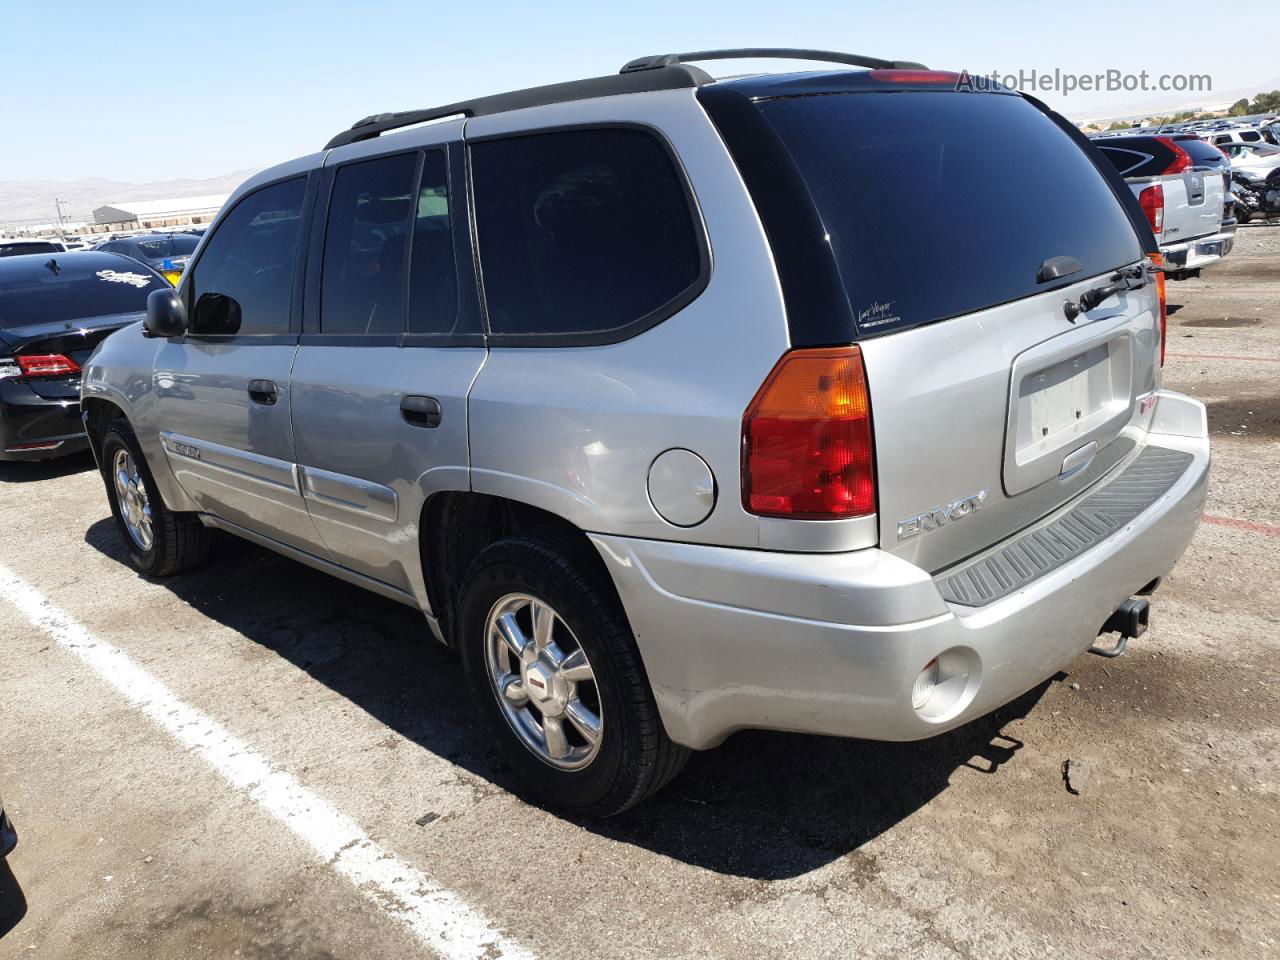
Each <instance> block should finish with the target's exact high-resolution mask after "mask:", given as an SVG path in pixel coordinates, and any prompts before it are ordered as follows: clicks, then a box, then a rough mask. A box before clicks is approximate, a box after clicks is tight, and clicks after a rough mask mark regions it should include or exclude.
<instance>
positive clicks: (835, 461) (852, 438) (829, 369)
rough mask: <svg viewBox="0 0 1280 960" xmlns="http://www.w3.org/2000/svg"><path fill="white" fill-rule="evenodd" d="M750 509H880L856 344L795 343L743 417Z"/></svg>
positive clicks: (825, 516)
mask: <svg viewBox="0 0 1280 960" xmlns="http://www.w3.org/2000/svg"><path fill="white" fill-rule="evenodd" d="M742 504H743V507H745V508H746V510H747V511H748V512H749V513H754V514H758V515H761V516H770V517H790V518H793V519H800V520H836V519H841V518H844V517H861V516H867V515H869V514H873V513H875V510H876V480H875V460H874V456H873V448H872V439H871V400H870V397H869V395H868V393H867V377H866V371H865V369H864V367H863V364H862V352H861V351H860V350H859V349H858V347H856V346H849V347H824V348H820V349H806V350H792V351H791V352H790V353H787V354H784V355H783V357H782V359H781V360H779V361H778V363H777V365H776V366H775V367H774V368H773V370H772V372H770V374H769V376H768V377H767V378H766V379H765V381H764V385H763V386H761V387H760V390H759V392H757V393H756V396H755V399H753V400H752V401H751V405H750V406H749V407H748V408H747V412H746V414H745V415H744V416H743V418H742Z"/></svg>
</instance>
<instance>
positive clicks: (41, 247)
mask: <svg viewBox="0 0 1280 960" xmlns="http://www.w3.org/2000/svg"><path fill="white" fill-rule="evenodd" d="M61 252H62V247H61V246H59V245H55V244H52V243H47V242H42V241H33V242H32V243H7V244H5V245H4V246H0V257H22V256H26V255H27V254H29V253H61Z"/></svg>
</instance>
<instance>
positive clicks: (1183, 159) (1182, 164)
mask: <svg viewBox="0 0 1280 960" xmlns="http://www.w3.org/2000/svg"><path fill="white" fill-rule="evenodd" d="M1156 140H1158V141H1159V142H1160V143H1163V144H1164V145H1165V146H1166V147H1168V148H1169V149H1170V150H1172V151H1173V160H1171V161H1170V162H1169V165H1168V166H1167V167H1165V168H1164V172H1165V173H1166V174H1168V173H1182V171H1183V170H1190V169H1191V154H1189V153H1187V151H1185V150H1183V149H1182V148H1181V147H1180V146H1178V145H1177V144H1176V143H1175V142H1174V141H1173V140H1171V139H1170V138H1169V137H1156Z"/></svg>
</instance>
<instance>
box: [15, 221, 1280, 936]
mask: <svg viewBox="0 0 1280 960" xmlns="http://www.w3.org/2000/svg"><path fill="white" fill-rule="evenodd" d="M1169 289H1170V301H1171V303H1173V304H1175V305H1177V307H1178V308H1177V309H1176V311H1175V312H1174V313H1173V315H1172V316H1171V318H1170V342H1169V359H1168V365H1167V367H1166V374H1165V380H1166V384H1167V385H1168V386H1170V387H1172V388H1174V389H1179V390H1183V391H1186V392H1189V393H1192V394H1194V395H1195V396H1197V397H1199V398H1200V399H1201V400H1203V401H1204V402H1205V403H1206V404H1208V409H1209V421H1210V425H1211V428H1212V431H1213V440H1214V445H1215V446H1214V456H1215V466H1214V472H1213V479H1212V489H1211V493H1210V499H1209V505H1208V518H1207V522H1206V523H1205V524H1204V525H1203V526H1202V527H1201V528H1200V531H1199V533H1198V534H1197V537H1196V540H1195V543H1194V544H1193V546H1192V547H1191V549H1190V551H1189V552H1188V554H1187V555H1186V557H1185V558H1184V559H1183V561H1182V563H1181V564H1180V565H1179V567H1178V568H1177V570H1176V571H1175V572H1174V574H1173V576H1172V577H1171V578H1170V579H1169V580H1168V581H1167V582H1166V583H1165V585H1164V586H1163V587H1162V588H1161V590H1160V591H1159V592H1158V593H1157V594H1156V596H1155V598H1154V604H1153V627H1152V629H1151V631H1150V633H1149V634H1148V635H1147V636H1146V637H1145V638H1143V639H1142V640H1140V641H1136V642H1135V643H1133V644H1132V645H1131V647H1130V653H1129V654H1128V655H1126V656H1124V657H1121V658H1119V659H1118V660H1103V659H1102V658H1099V657H1093V656H1089V655H1083V656H1081V657H1080V658H1079V659H1078V660H1077V661H1076V662H1075V663H1073V664H1072V665H1071V672H1070V674H1069V675H1062V676H1060V677H1058V678H1055V679H1054V680H1052V681H1050V682H1049V683H1047V684H1045V685H1044V686H1043V687H1042V688H1040V689H1037V690H1035V691H1033V692H1032V693H1030V694H1028V695H1027V696H1025V697H1024V698H1022V699H1021V700H1020V701H1018V702H1016V703H1014V704H1011V705H1010V706H1008V707H1007V708H1005V709H1003V710H1001V711H999V712H998V713H997V714H996V715H993V716H990V717H988V718H986V719H984V720H981V721H979V722H977V723H974V724H971V725H970V726H968V727H966V728H964V729H961V730H959V731H956V732H954V733H952V734H948V735H946V736H942V737H939V738H936V739H934V740H931V741H927V742H924V743H919V744H912V745H905V746H899V745H883V744H873V743H861V742H847V741H839V740H827V739H821V738H816V737H801V736H791V735H782V734H772V733H752V734H742V735H738V736H736V737H734V738H733V739H731V740H730V742H729V743H728V744H726V745H725V746H724V747H723V748H722V749H720V750H718V751H715V752H712V753H707V754H702V755H698V756H696V757H695V758H694V759H693V761H692V762H691V763H690V764H689V765H688V767H687V768H686V769H685V771H684V773H683V774H681V776H680V777H679V779H678V780H676V781H675V782H674V784H673V785H672V786H671V787H670V788H668V789H667V791H666V792H665V793H663V794H662V795H661V796H660V797H659V798H657V799H656V800H655V801H653V802H650V803H649V804H647V805H645V806H644V807H642V808H640V809H637V810H635V811H633V812H631V813H630V814H628V815H625V816H623V817H621V818H618V819H616V820H613V821H609V822H606V823H603V824H592V823H578V822H573V821H570V820H566V819H563V818H561V817H558V816H556V815H554V814H552V813H549V812H547V811H545V810H542V809H540V808H538V807H536V806H532V805H529V804H528V803H525V802H524V801H522V800H520V799H519V798H518V797H517V796H516V795H515V794H514V793H512V792H510V788H511V786H512V784H511V782H510V777H509V774H508V771H507V770H505V769H504V768H503V766H502V764H501V763H500V762H499V761H498V759H497V754H496V753H495V751H494V750H493V749H492V748H491V747H490V744H489V743H488V742H487V741H486V739H485V738H484V736H483V735H482V733H481V731H480V729H479V726H478V724H477V722H476V718H475V717H474V715H473V714H472V713H471V711H470V708H469V706H468V704H467V702H466V694H465V691H464V689H463V684H462V682H461V677H460V673H459V670H458V667H457V664H456V663H455V662H453V661H452V660H451V658H450V657H449V656H447V655H446V654H445V653H444V652H443V651H442V650H441V649H439V648H438V647H437V646H435V645H434V644H432V643H430V642H429V641H428V640H427V638H426V631H425V628H424V626H423V625H422V623H421V620H420V618H418V617H416V616H415V615H414V614H413V613H412V612H411V611H409V610H407V609H405V608H402V607H399V606H397V605H396V604H394V603H391V602H389V601H384V600H381V599H379V598H377V597H375V596H373V595H370V594H367V593H363V592H361V591H359V590H357V589H355V588H353V587H348V586H346V585H344V584H341V583H338V582H336V581H334V580H331V579H328V578H326V577H325V576H323V575H322V574H318V573H315V572H312V571H310V570H309V569H307V568H304V567H302V566H300V565H298V564H295V563H292V562H290V561H286V560H283V559H279V558H277V557H275V556H274V555H271V554H268V553H265V552H263V551H261V550H259V549H257V548H254V547H251V546H248V545H246V544H241V543H238V542H231V541H228V542H226V543H224V544H222V546H221V547H220V549H219V551H218V557H217V562H216V563H214V564H213V565H211V566H209V567H208V568H207V569H205V570H203V571H201V572H199V573H197V574H194V575H189V576H185V577H182V578H179V579H176V580H173V581H169V582H166V583H152V582H147V581H145V580H142V579H140V578H139V577H137V576H135V575H134V574H133V573H132V572H131V571H130V570H129V568H128V567H127V566H125V564H124V563H123V560H122V556H121V550H120V544H119V542H118V540H117V537H116V533H115V530H114V528H113V527H112V525H111V524H110V521H109V519H108V514H107V507H106V501H105V499H104V497H103V493H102V489H101V484H100V481H99V479H98V477H97V475H96V474H95V473H94V472H93V471H92V470H91V469H90V467H91V464H90V463H89V462H88V461H87V460H85V459H78V460H75V461H71V462H60V463H57V464H55V465H44V466H39V465H37V466H29V465H4V466H0V529H2V530H3V531H4V532H5V535H4V536H3V537H0V565H3V566H4V567H7V568H8V569H9V570H11V571H13V572H14V573H17V574H18V575H19V576H21V577H22V578H24V579H25V580H26V581H27V582H28V583H29V584H31V585H33V586H34V587H36V588H37V589H38V590H39V591H40V593H41V594H42V595H43V596H44V597H46V598H48V600H49V601H50V602H51V603H52V604H54V605H56V606H57V607H59V608H60V609H61V610H63V611H65V612H66V613H67V614H69V615H70V616H71V617H73V618H75V620H77V621H78V622H79V623H80V624H82V625H83V626H84V627H85V628H86V629H87V630H89V631H90V632H92V634H94V635H95V636H96V637H98V638H101V639H102V640H105V641H107V642H109V643H111V644H114V645H115V646H116V647H118V648H120V649H121V650H123V651H124V652H125V653H126V654H127V655H128V656H129V657H130V658H132V660H133V661H134V662H135V663H137V664H139V665H141V666H142V667H143V668H145V670H147V671H148V672H149V673H150V674H151V675H152V676H153V677H155V678H156V679H158V680H159V681H160V682H162V683H163V684H165V685H166V686H167V687H168V689H169V690H171V691H172V692H173V693H174V694H175V695H176V696H177V697H179V698H181V700H182V701H183V702H185V703H186V704H189V705H191V706H193V707H195V708H196V709H198V710H200V711H202V712H203V714H205V715H207V716H208V717H210V718H213V720H214V721H216V722H217V723H218V724H220V725H221V726H222V727H224V728H225V729H226V730H228V731H230V732H231V733H232V734H234V735H235V736H236V737H238V738H241V739H242V740H243V741H244V742H245V743H247V744H250V745H252V748H253V749H254V750H256V751H259V752H261V753H262V754H264V755H266V756H268V757H270V759H271V761H272V762H273V763H274V764H275V765H276V766H277V768H278V769H280V770H282V771H285V772H286V773H288V774H289V775H291V776H292V777H294V778H296V780H297V781H298V782H299V783H301V784H303V785H305V787H306V788H307V789H309V790H310V791H311V792H312V793H313V794H314V795H317V796H319V797H322V798H324V800H326V801H327V802H328V803H330V804H332V805H333V806H334V807H335V808H337V809H338V810H340V811H342V812H343V813H344V814H346V815H347V816H348V817H350V818H351V820H352V821H354V822H355V823H356V824H359V825H360V827H361V828H363V830H364V831H366V832H367V833H368V835H369V836H370V837H371V838H373V839H374V840H376V842H377V843H378V844H380V845H381V847H382V849H384V850H385V851H390V852H393V853H394V855H395V857H398V858H399V861H401V862H403V863H406V864H409V865H412V867H414V868H416V869H418V870H421V871H422V872H424V873H425V874H427V875H428V876H429V877H431V878H432V879H433V880H434V881H435V882H437V883H439V884H441V885H443V887H445V888H447V889H448V890H451V891H453V892H455V893H456V894H458V895H459V896H460V897H462V898H463V899H464V900H465V901H466V902H467V903H468V904H470V905H471V906H473V907H474V908H476V909H478V910H480V911H482V912H483V914H484V915H485V916H486V917H487V918H488V919H489V920H490V921H491V922H492V923H493V924H494V925H495V926H496V927H497V928H498V929H500V930H501V931H502V932H503V933H505V934H506V935H508V936H509V937H511V938H513V939H514V940H515V941H518V942H519V943H520V944H522V945H523V946H524V947H526V948H527V949H528V950H529V951H530V952H531V953H532V954H533V955H535V956H538V957H543V958H547V960H558V958H566V960H567V958H585V957H591V958H605V957H664V958H665V957H690V958H692V957H708V956H716V957H721V956H722V957H733V958H735V960H750V958H764V957H787V958H796V960H806V958H817V957H831V958H850V957H865V958H881V957H883V958H894V960H899V958H903V957H913V958H914V957H919V958H954V957H969V958H986V957H1028V958H1041V957H1050V956H1052V957H1057V958H1078V957H1079V958H1082V957H1098V958H1121V957H1123V958H1128V957H1158V958H1174V957H1177V958H1181V957H1226V958H1255V957H1280V919H1278V918H1280V866H1278V865H1280V710H1278V707H1280V703H1278V700H1280V665H1278V664H1280V626H1278V624H1280V593H1278V592H1277V591H1276V590H1275V583H1276V580H1277V577H1280V483H1278V482H1277V480H1276V477H1277V475H1278V474H1280V226H1275V227H1269V226H1261V225H1254V226H1250V227H1246V228H1242V229H1241V231H1240V236H1239V240H1238V245H1237V248H1236V251H1235V252H1234V253H1233V254H1232V255H1231V257H1230V258H1229V259H1228V260H1227V261H1226V262H1224V263H1223V264H1221V265H1219V266H1218V267H1216V268H1214V269H1213V270H1212V271H1210V272H1207V273H1206V274H1205V276H1204V277H1203V279H1200V280H1193V281H1187V282H1184V283H1180V284H1171V285H1170V288H1169ZM0 638H2V639H3V644H4V646H3V649H4V666H5V669H4V670H3V673H2V675H0V719H2V723H0V731H2V732H3V745H2V748H0V792H2V794H3V797H4V801H5V806H6V808H7V809H8V810H9V811H10V813H11V814H12V816H13V818H14V820H15V822H16V823H17V826H18V829H19V832H20V834H21V845H20V846H19V848H18V850H17V851H16V852H15V853H14V855H13V856H12V857H11V858H10V860H9V867H10V868H11V873H10V872H9V870H6V869H5V868H4V867H0V912H3V913H4V915H5V918H4V919H2V920H0V930H6V929H8V928H10V927H12V929H11V930H9V932H8V933H7V934H5V935H4V936H3V939H2V940H0V957H5V958H7V957H15V958H16V957H23V958H25V957H48V958H76V960H87V958H93V957H130V958H139V960H145V958H185V957H219V958H221V957H233V956H239V957H245V958H261V960H265V958H277V957H280V958H283V957H289V958H317V960H319V958H347V957H361V958H367V957H409V956H419V955H423V947H422V945H421V943H420V941H419V940H416V939H414V938H413V936H412V935H411V933H410V932H409V930H408V929H407V928H406V927H405V926H404V925H402V924H400V923H397V922H395V920H394V919H392V918H391V917H390V916H389V915H388V910H387V909H386V905H385V904H381V905H380V904H379V903H378V902H377V901H376V899H371V898H370V897H369V896H368V895H367V893H368V891H365V893H364V894H362V892H361V891H360V890H358V889H357V887H356V886H354V885H353V884H352V883H350V882H349V881H348V879H347V878H346V877H344V876H342V875H340V874H339V872H336V871H335V870H334V869H332V866H333V862H334V861H332V860H330V861H328V862H326V860H325V859H323V858H320V857H318V856H316V855H315V853H314V852H313V850H312V849H311V848H309V847H307V846H306V845H304V844H303V843H302V842H301V841H300V840H299V838H298V836H297V835H296V834H295V833H291V832H290V830H288V829H286V827H285V826H284V825H282V823H281V822H280V820H278V819H275V818H273V817H272V816H270V815H268V813H266V812H265V811H264V809H263V806H262V804H261V803H260V802H255V799H254V794H253V792H252V791H247V790H239V789H236V788H233V787H232V786H231V785H230V784H229V783H228V782H227V780H225V779H223V778H222V777H220V776H219V775H218V774H217V773H215V772H214V771H213V769H212V768H211V767H210V766H209V765H208V764H207V763H206V762H204V760H202V759H201V758H200V757H199V756H197V755H196V754H195V753H193V752H192V751H190V750H188V749H186V748H184V747H183V746H181V745H180V744H179V743H178V742H177V741H176V740H175V739H174V738H173V737H171V736H170V735H168V734H167V733H165V732H164V731H163V730H161V729H160V728H159V727H158V726H156V725H155V724H153V723H152V722H151V721H150V720H148V719H147V717H146V716H144V715H143V713H142V712H140V711H139V709H137V708H135V707H133V706H130V705H129V704H128V703H127V702H126V700H125V699H124V698H122V697H121V695H120V694H119V693H118V692H117V691H116V690H115V689H113V688H112V687H110V686H108V685H106V684H105V683H104V682H103V681H102V680H101V679H100V678H99V677H98V676H97V675H95V674H94V673H93V672H92V671H90V670H89V669H87V667H86V666H85V664H84V662H82V660H81V659H80V658H78V657H77V656H75V655H74V653H73V652H72V651H69V650H68V649H67V648H66V647H65V646H63V645H60V644H58V643H56V642H54V641H53V640H52V639H51V638H50V636H49V635H48V633H47V632H45V631H41V630H36V629H33V628H32V626H31V624H30V622H29V621H28V620H27V619H26V618H24V616H23V615H22V614H21V613H20V612H19V611H18V610H17V609H16V608H15V607H13V606H12V605H11V604H7V603H5V602H3V601H0ZM1068 759H1070V760H1073V761H1077V762H1079V761H1083V762H1085V763H1087V765H1088V767H1089V769H1090V770H1091V777H1090V779H1089V781H1088V783H1087V784H1086V785H1085V788H1084V790H1083V793H1082V794H1081V795H1079V796H1076V795H1072V794H1070V793H1068V792H1067V790H1066V789H1065V788H1064V784H1063V777H1062V766H1063V762H1064V761H1066V760H1068ZM432 814H434V815H435V817H434V818H432V817H431V816H429V815H432ZM419 821H421V823H420V822H419ZM15 922H16V926H14V924H15Z"/></svg>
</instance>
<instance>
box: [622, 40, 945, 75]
mask: <svg viewBox="0 0 1280 960" xmlns="http://www.w3.org/2000/svg"><path fill="white" fill-rule="evenodd" d="M695 60H819V61H822V62H823V63H845V64H848V65H849V66H852V67H869V68H870V69H872V70H926V69H928V68H927V67H925V65H924V64H923V63H916V62H914V61H912V60H881V59H880V58H878V57H863V56H860V55H858V54H856V53H840V52H838V51H835V50H797V49H792V48H789V47H742V48H740V49H737V50H696V51H694V52H693V53H661V54H658V55H656V56H652V57H638V58H637V59H635V60H632V61H630V62H629V63H627V64H624V65H623V67H622V69H621V70H620V71H618V72H619V73H622V74H628V73H639V72H641V71H644V70H661V69H663V68H665V67H674V66H678V65H680V64H682V63H689V62H690V61H695Z"/></svg>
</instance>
